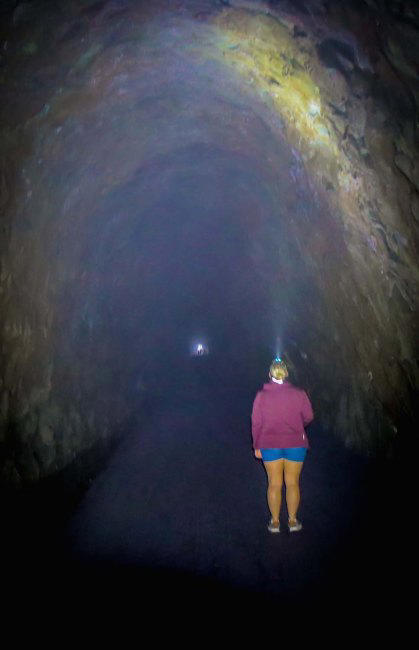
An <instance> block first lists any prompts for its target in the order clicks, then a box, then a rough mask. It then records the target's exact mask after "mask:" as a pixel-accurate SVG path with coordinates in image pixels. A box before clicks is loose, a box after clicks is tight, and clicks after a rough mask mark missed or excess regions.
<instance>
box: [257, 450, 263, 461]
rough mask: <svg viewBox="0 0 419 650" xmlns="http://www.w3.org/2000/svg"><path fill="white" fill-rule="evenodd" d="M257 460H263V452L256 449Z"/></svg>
mask: <svg viewBox="0 0 419 650" xmlns="http://www.w3.org/2000/svg"><path fill="white" fill-rule="evenodd" d="M255 458H259V460H260V459H261V458H262V452H261V451H260V449H255Z"/></svg>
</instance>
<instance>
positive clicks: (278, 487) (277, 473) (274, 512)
mask: <svg viewBox="0 0 419 650" xmlns="http://www.w3.org/2000/svg"><path fill="white" fill-rule="evenodd" d="M263 464H264V466H265V469H266V473H267V475H268V506H269V510H270V512H271V517H272V522H273V523H275V524H276V523H278V522H279V512H280V510H281V496H282V482H283V475H284V459H283V458H280V459H279V460H270V461H266V462H264V463H263Z"/></svg>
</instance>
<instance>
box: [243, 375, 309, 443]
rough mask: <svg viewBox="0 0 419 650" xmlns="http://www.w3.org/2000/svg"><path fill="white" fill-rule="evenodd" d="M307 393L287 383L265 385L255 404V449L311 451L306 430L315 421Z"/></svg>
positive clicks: (253, 424)
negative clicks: (304, 449) (300, 448)
mask: <svg viewBox="0 0 419 650" xmlns="http://www.w3.org/2000/svg"><path fill="white" fill-rule="evenodd" d="M313 417H314V416H313V409H312V407H311V403H310V400H309V398H308V396H307V393H306V392H305V391H304V390H302V389H301V388H297V387H296V386H293V385H292V384H290V383H289V382H287V381H285V382H284V383H283V384H276V383H275V382H273V381H271V382H270V383H269V384H264V385H263V388H262V390H260V391H259V392H258V393H257V395H256V397H255V401H254V403H253V411H252V437H253V448H254V449H289V448H290V447H306V448H308V447H309V444H308V439H307V435H306V433H305V431H304V427H305V426H307V425H308V424H309V423H310V422H311V421H312V419H313Z"/></svg>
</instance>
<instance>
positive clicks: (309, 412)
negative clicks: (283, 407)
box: [301, 391, 314, 427]
mask: <svg viewBox="0 0 419 650" xmlns="http://www.w3.org/2000/svg"><path fill="white" fill-rule="evenodd" d="M301 415H302V417H303V424H304V426H305V427H306V426H307V425H308V424H310V422H312V420H313V419H314V413H313V407H312V406H311V402H310V400H309V398H308V395H307V393H306V392H305V391H303V403H302V406H301Z"/></svg>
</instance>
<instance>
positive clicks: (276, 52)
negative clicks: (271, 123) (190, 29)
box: [215, 10, 338, 156]
mask: <svg viewBox="0 0 419 650" xmlns="http://www.w3.org/2000/svg"><path fill="white" fill-rule="evenodd" d="M215 25H216V26H217V27H218V28H219V29H220V30H221V31H222V38H221V39H220V46H219V54H220V59H221V57H222V60H223V62H224V63H225V64H227V65H231V66H233V67H234V68H235V69H236V70H237V71H238V72H239V73H240V74H242V75H243V76H246V77H247V78H248V79H249V80H251V83H252V84H253V86H254V88H255V90H256V91H257V92H259V94H260V95H261V96H264V97H266V96H269V97H270V98H271V101H272V102H273V105H274V106H275V108H276V110H277V111H278V113H279V114H280V115H281V116H282V118H283V119H284V121H285V124H286V128H287V130H288V135H289V136H290V138H291V140H293V139H294V138H295V136H297V138H298V139H299V140H302V141H304V144H305V145H306V146H309V147H314V148H320V149H321V148H328V149H329V152H330V154H331V155H334V156H336V155H337V154H338V146H337V143H336V142H335V140H334V139H333V138H332V137H331V134H330V131H329V128H328V123H327V120H326V119H325V118H324V116H323V111H322V99H321V94H320V89H319V88H318V86H317V85H316V84H315V83H314V81H313V80H312V78H311V77H310V74H309V70H310V55H309V54H308V53H304V52H302V51H301V50H300V49H299V48H298V46H297V45H296V43H295V42H294V39H293V38H292V36H291V34H290V32H289V31H288V29H287V28H286V27H285V26H284V25H283V24H281V23H280V22H279V21H277V20H274V19H273V18H272V17H269V16H264V15H260V14H257V15H255V14H251V13H249V12H246V11H244V10H234V11H231V10H225V11H224V12H223V13H222V14H221V15H219V16H218V17H217V18H216V20H215ZM293 136H294V137H293Z"/></svg>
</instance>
